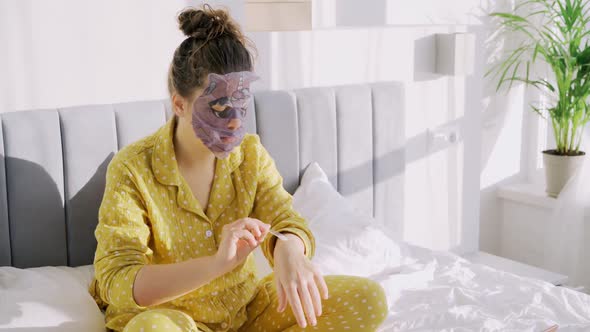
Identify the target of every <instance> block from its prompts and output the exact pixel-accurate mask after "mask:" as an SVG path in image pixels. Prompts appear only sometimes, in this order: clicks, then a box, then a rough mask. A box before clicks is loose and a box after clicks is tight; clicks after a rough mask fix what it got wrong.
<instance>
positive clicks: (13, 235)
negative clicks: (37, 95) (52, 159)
mask: <svg viewBox="0 0 590 332" xmlns="http://www.w3.org/2000/svg"><path fill="white" fill-rule="evenodd" d="M112 157H113V154H112V153H111V154H110V155H109V156H108V157H107V158H106V159H105V160H104V161H103V162H102V163H101V164H100V165H99V166H98V168H97V170H96V172H95V173H94V174H93V175H92V177H91V178H90V179H89V180H88V182H87V183H86V185H85V186H84V187H83V188H82V189H81V190H80V191H79V192H78V193H76V195H75V196H73V197H72V198H71V199H70V200H66V202H65V209H64V203H63V200H62V195H61V193H60V190H59V189H58V186H57V184H56V183H55V181H54V179H53V178H52V177H51V175H50V174H49V173H47V171H46V170H45V169H44V168H43V167H42V166H40V165H38V164H35V163H32V162H30V161H27V160H23V159H16V158H10V157H9V158H5V162H6V174H7V175H8V176H7V196H8V197H7V201H8V211H7V215H8V223H9V237H10V241H9V242H10V244H9V245H10V250H11V255H10V256H11V257H12V265H13V266H15V267H19V268H28V267H37V266H46V265H54V266H59V265H69V266H79V265H87V264H92V262H93V260H94V252H95V250H96V239H95V237H94V229H95V228H96V225H97V223H98V210H99V207H100V203H101V201H102V196H103V193H104V187H105V179H106V178H105V176H106V171H107V168H108V164H109V162H110V161H111V159H112ZM2 263H3V264H4V265H10V263H9V262H2Z"/></svg>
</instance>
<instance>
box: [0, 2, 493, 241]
mask: <svg viewBox="0 0 590 332" xmlns="http://www.w3.org/2000/svg"><path fill="white" fill-rule="evenodd" d="M198 3H200V1H179V0H173V1H171V0H167V1H164V0H161V1H156V0H150V1H146V0H127V1H116V0H104V1H89V0H82V1H81V0H18V1H17V0H0V45H2V51H1V52H0V111H2V112H6V111H13V110H21V109H33V108H45V107H58V106H68V105H79V104H95V103H113V102H120V101H132V100H142V99H158V98H164V97H166V95H167V92H166V81H165V77H166V72H167V68H168V64H169V61H170V59H171V56H172V53H173V51H174V49H175V47H176V46H177V45H178V44H179V43H180V41H181V40H182V38H183V37H182V35H181V33H180V31H178V29H177V26H176V23H175V20H174V19H175V15H176V14H177V12H178V11H179V10H181V9H182V8H183V7H184V6H186V5H198ZM211 3H214V4H224V5H226V6H228V7H229V8H230V9H231V10H232V13H233V15H234V16H235V17H236V18H237V19H238V20H240V21H242V20H243V5H242V2H241V1H237V0H235V1H212V2H211ZM313 3H314V25H315V27H316V29H314V31H307V32H281V33H278V32H273V33H252V34H250V36H251V38H252V39H253V40H254V41H255V42H256V44H257V47H258V50H259V53H260V57H259V59H258V63H257V71H258V73H259V74H260V75H261V76H262V82H261V83H260V84H259V86H258V88H259V89H264V88H270V89H287V88H299V87H305V86H317V85H333V84H348V83H360V82H371V81H377V80H400V81H404V82H406V83H407V96H406V97H407V102H408V108H407V110H406V111H407V113H406V127H407V137H408V165H407V170H406V171H407V176H406V198H405V199H406V207H405V211H406V212H405V213H406V218H405V227H404V229H405V234H404V236H405V239H406V240H408V241H410V242H413V243H416V244H420V245H424V246H427V247H431V248H436V249H449V248H459V250H473V249H475V248H477V247H478V245H479V244H478V242H479V238H480V235H479V233H480V232H479V207H480V204H479V191H480V184H479V182H480V175H479V174H480V158H479V156H480V153H481V135H480V128H481V126H480V122H481V111H482V107H483V106H482V98H481V97H482V96H481V91H482V84H483V80H482V78H481V77H482V72H483V67H484V61H485V60H484V58H485V57H484V53H485V50H484V48H483V42H484V37H485V31H484V29H482V27H481V24H480V19H479V18H478V15H480V10H481V9H480V8H479V7H480V6H481V4H480V1H476V0H462V1H458V0H456V1H453V2H452V3H450V2H448V1H445V2H444V3H443V2H441V1H439V0H419V1H413V2H409V1H405V0H375V1H362V2H361V1H355V0H318V1H314V2H313ZM361 3H362V5H359V4H361ZM454 31H472V32H474V33H476V35H477V45H478V48H477V62H476V72H475V74H474V75H473V76H470V77H468V78H462V77H444V76H437V75H433V74H432V73H430V72H429V71H431V69H432V68H431V64H432V61H433V48H432V46H433V43H432V42H433V37H432V36H433V34H435V33H444V32H454ZM440 126H443V127H444V126H455V127H457V128H459V129H460V130H461V136H462V140H461V142H460V143H459V144H457V145H454V146H445V147H441V148H440V149H437V150H436V151H433V150H430V149H429V148H428V140H427V134H426V133H427V130H428V129H436V128H438V127H440ZM484 159H485V158H484Z"/></svg>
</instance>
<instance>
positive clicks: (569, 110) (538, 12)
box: [486, 0, 590, 197]
mask: <svg viewBox="0 0 590 332" xmlns="http://www.w3.org/2000/svg"><path fill="white" fill-rule="evenodd" d="M588 4H589V0H523V1H521V2H520V3H519V4H518V5H517V6H516V7H515V8H514V10H513V11H512V12H494V13H492V14H491V16H492V17H494V18H496V19H497V21H498V23H499V25H500V28H501V29H502V31H505V32H508V33H511V34H513V36H515V37H518V38H519V39H520V40H521V42H520V44H519V45H518V46H517V47H515V48H513V49H511V50H509V51H508V52H507V54H506V56H505V57H503V58H502V60H501V61H499V62H498V63H497V64H496V65H494V66H492V67H491V69H490V70H489V71H488V72H487V73H486V76H488V75H492V76H493V77H494V78H495V79H497V88H496V89H497V90H500V88H501V87H502V86H504V85H505V84H508V89H510V88H511V87H512V84H513V83H514V82H522V83H524V84H526V85H529V86H533V87H535V88H538V89H540V90H541V91H542V92H543V94H544V95H546V96H547V97H548V98H547V99H548V100H549V104H548V105H547V106H546V107H536V106H534V105H531V106H532V109H533V110H534V111H535V112H537V113H538V114H539V115H541V116H542V117H544V118H545V119H547V120H548V121H550V122H551V126H552V128H553V134H554V137H555V145H556V148H555V149H552V150H546V151H543V161H544V165H545V175H546V180H547V188H546V191H547V193H548V194H549V196H552V197H557V195H558V194H559V192H560V191H561V189H562V188H563V186H564V185H565V183H566V182H567V181H568V179H569V178H570V177H571V176H572V175H573V174H574V173H575V172H576V170H577V169H578V168H579V167H580V166H581V164H582V163H583V160H584V155H585V153H584V152H583V151H580V143H581V141H582V137H583V131H584V128H585V126H586V124H587V123H588V121H589V120H590V112H589V109H588V103H587V100H588V95H589V94H590V47H589V41H588V37H589V36H590V25H589V23H590V15H589V11H590V6H589V5H588ZM538 62H539V64H544V65H545V66H546V68H547V69H548V70H547V72H548V74H547V75H545V76H547V77H544V76H543V75H539V74H537V73H536V70H534V69H533V68H536V67H538V64H537V63H538Z"/></svg>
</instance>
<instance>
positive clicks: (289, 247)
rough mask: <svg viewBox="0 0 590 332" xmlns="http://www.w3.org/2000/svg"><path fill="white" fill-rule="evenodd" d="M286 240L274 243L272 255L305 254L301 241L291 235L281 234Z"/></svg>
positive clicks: (278, 240)
mask: <svg viewBox="0 0 590 332" xmlns="http://www.w3.org/2000/svg"><path fill="white" fill-rule="evenodd" d="M283 235H285V236H286V237H287V240H280V239H277V241H276V242H275V249H274V254H275V255H276V253H277V252H278V251H282V252H287V253H290V254H302V255H304V254H305V244H304V243H303V240H302V239H301V238H300V237H299V236H297V235H295V234H293V233H283Z"/></svg>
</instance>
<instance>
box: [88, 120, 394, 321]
mask: <svg viewBox="0 0 590 332" xmlns="http://www.w3.org/2000/svg"><path fill="white" fill-rule="evenodd" d="M175 125H176V120H175V119H174V118H173V119H171V120H170V121H169V122H168V123H167V124H166V125H164V126H163V127H162V128H160V129H159V130H158V131H157V132H156V133H155V134H153V135H151V136H148V137H146V138H144V139H142V140H140V141H138V142H136V143H134V144H131V145H130V146H128V147H126V148H124V149H122V150H121V151H120V152H119V153H117V154H116V155H115V157H114V158H113V160H112V161H111V163H110V164H109V168H108V171H107V179H106V188H105V194H104V197H103V201H102V204H101V207H100V211H99V223H98V226H97V228H96V231H95V236H96V239H97V242H98V244H97V248H96V254H95V258H94V268H95V279H94V280H93V282H92V284H91V285H90V292H91V294H92V295H93V296H94V298H95V300H96V301H97V303H98V304H99V306H101V308H103V309H105V321H106V326H107V328H109V329H110V330H114V331H133V332H135V331H207V332H212V331H252V332H254V331H261V332H264V331H269V332H270V331H299V330H302V329H301V328H300V327H299V326H298V325H297V322H296V320H295V318H294V316H293V314H292V312H291V309H290V308H289V307H287V309H286V310H285V311H284V312H283V313H278V312H277V310H276V308H277V307H278V300H277V295H276V292H275V287H274V282H273V280H272V278H273V275H272V274H271V275H268V276H266V277H265V278H263V279H262V280H257V278H256V268H255V263H254V259H253V257H252V255H250V257H248V258H247V259H246V261H245V262H244V263H243V264H242V265H240V266H238V267H237V268H236V269H234V270H233V271H231V272H229V273H226V274H224V275H222V276H220V277H218V278H217V279H215V280H213V281H211V282H209V283H208V284H206V285H204V286H202V287H199V288H198V289H196V290H194V291H192V292H190V293H188V294H186V295H184V296H181V297H179V298H176V299H174V300H172V301H169V302H166V303H163V304H159V305H155V306H150V307H142V306H139V305H138V304H137V303H136V302H135V300H134V298H133V283H134V281H135V276H136V275H137V272H138V271H139V269H141V268H142V266H144V265H146V264H168V263H177V262H181V261H185V260H188V259H192V258H196V257H203V256H210V255H213V254H215V252H217V246H218V244H219V240H220V238H219V237H220V235H221V228H222V227H223V225H225V224H229V223H232V222H234V221H235V220H238V219H241V218H245V217H252V218H257V219H260V220H261V221H263V222H265V223H269V224H270V225H271V228H272V229H273V230H275V231H278V232H288V233H293V234H295V235H297V236H298V237H300V238H301V239H302V240H303V243H304V245H305V252H306V255H307V256H308V257H310V258H311V257H312V256H313V252H314V249H315V243H314V238H313V235H312V234H311V232H310V231H309V229H308V227H307V224H306V221H305V220H304V219H303V218H302V217H301V216H300V215H299V214H298V213H297V212H295V211H294V210H293V208H292V198H291V195H290V194H289V193H287V192H286V191H285V190H284V189H283V186H282V178H281V176H280V174H279V173H278V171H277V170H276V167H275V164H274V161H273V160H272V158H271V157H270V156H269V154H268V152H267V151H266V150H265V149H264V147H263V146H262V145H261V144H260V140H259V138H258V136H256V135H246V137H245V138H244V141H243V142H242V144H241V145H240V146H238V147H237V148H235V149H234V150H233V151H232V152H231V153H230V155H229V156H228V157H227V158H225V159H217V160H216V165H215V176H214V179H213V185H212V189H211V193H210V198H209V203H208V205H207V207H206V209H204V208H203V207H202V206H201V205H200V204H199V202H198V201H197V199H196V198H195V197H194V196H193V194H192V192H191V189H190V188H189V186H188V184H187V183H186V181H185V180H184V178H183V177H182V176H181V175H180V173H179V171H178V166H177V163H176V160H175V156H174V146H173V134H174V128H175ZM205 211H206V212H205ZM275 241H276V238H275V237H271V236H269V237H267V238H266V239H265V241H264V242H263V243H262V245H261V246H262V251H263V253H264V255H265V256H266V258H267V259H268V260H269V263H270V264H271V265H273V255H272V253H273V249H274V244H275V243H274V242H275ZM326 283H327V285H328V289H329V293H330V298H329V299H327V300H323V301H322V308H323V314H322V316H320V317H318V323H317V325H316V326H308V327H307V328H306V329H305V330H306V331H307V330H309V331H314V330H316V331H347V330H349V331H374V330H375V329H376V328H377V326H378V325H379V324H380V323H381V322H382V321H383V319H384V318H385V315H386V310H387V303H386V299H385V296H384V293H383V290H382V289H381V287H380V286H379V285H378V284H376V283H374V282H372V281H370V280H368V279H363V278H358V277H349V276H327V277H326Z"/></svg>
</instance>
